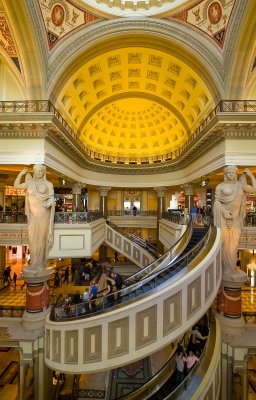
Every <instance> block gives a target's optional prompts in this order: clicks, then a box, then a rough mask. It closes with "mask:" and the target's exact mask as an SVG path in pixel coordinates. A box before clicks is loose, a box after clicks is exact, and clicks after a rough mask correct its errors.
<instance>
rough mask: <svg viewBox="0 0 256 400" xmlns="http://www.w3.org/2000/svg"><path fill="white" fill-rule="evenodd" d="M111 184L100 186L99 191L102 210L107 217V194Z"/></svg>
mask: <svg viewBox="0 0 256 400" xmlns="http://www.w3.org/2000/svg"><path fill="white" fill-rule="evenodd" d="M110 189H111V186H99V187H98V191H99V193H100V211H102V214H103V217H104V218H106V217H107V195H108V192H109V190H110Z"/></svg>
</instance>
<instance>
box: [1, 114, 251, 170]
mask: <svg viewBox="0 0 256 400" xmlns="http://www.w3.org/2000/svg"><path fill="white" fill-rule="evenodd" d="M29 125H30V126H27V125H26V124H25V123H23V124H22V126H21V124H18V123H16V124H10V123H9V124H4V125H0V138H10V139H20V138H27V139H31V138H35V139H45V140H47V141H49V142H51V143H52V144H53V146H55V147H57V148H58V149H59V150H60V151H61V152H62V153H64V154H65V155H66V156H67V157H68V158H71V159H72V160H73V161H74V162H75V163H76V164H78V165H79V166H81V167H82V168H86V169H87V170H92V171H97V172H102V173H106V172H108V173H111V174H122V175H129V174H132V175H149V174H158V173H166V172H171V171H177V170H179V169H181V168H184V167H185V166H186V165H188V164H189V163H191V162H192V161H194V160H196V159H198V158H199V157H201V156H202V155H203V154H205V153H207V151H209V149H211V148H213V147H214V146H215V145H216V143H217V142H219V141H222V140H223V139H252V138H255V137H256V130H255V126H254V125H255V124H252V125H250V124H242V123H232V124H231V123H228V124H227V123H225V122H220V121H218V120H216V121H215V123H214V125H213V126H212V127H211V129H210V128H209V129H206V128H205V129H204V130H202V132H201V133H200V135H198V136H197V137H195V138H194V139H193V140H191V141H190V143H189V144H188V146H187V147H186V149H184V151H183V152H182V153H181V154H180V155H179V156H178V157H176V158H175V159H173V160H169V161H167V162H163V163H159V164H148V165H146V166H145V165H138V164H136V165H129V164H124V165H118V164H114V163H113V164H108V163H105V162H100V161H97V160H93V159H90V158H89V157H88V156H87V155H86V154H84V152H83V150H82V149H81V148H80V147H79V146H78V144H77V143H76V141H75V140H71V138H70V136H69V135H68V134H67V132H65V131H60V130H59V129H56V126H55V125H54V123H50V124H43V125H42V124H36V123H35V124H29ZM244 125H246V126H244Z"/></svg>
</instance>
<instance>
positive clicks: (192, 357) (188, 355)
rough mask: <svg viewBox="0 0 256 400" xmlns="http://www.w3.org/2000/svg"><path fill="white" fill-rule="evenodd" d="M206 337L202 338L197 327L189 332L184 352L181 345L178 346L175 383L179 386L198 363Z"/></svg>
mask: <svg viewBox="0 0 256 400" xmlns="http://www.w3.org/2000/svg"><path fill="white" fill-rule="evenodd" d="M206 339H207V335H205V336H203V335H202V333H201V332H200V330H199V327H198V326H194V327H193V329H192V331H191V336H190V341H189V344H188V347H187V349H186V351H185V350H184V348H183V346H182V345H181V344H179V345H178V348H177V355H176V357H175V361H176V382H177V384H180V383H181V382H182V381H183V380H184V378H185V377H186V375H187V374H189V373H190V371H191V369H192V368H193V367H194V365H195V364H196V363H197V362H198V361H199V357H200V354H201V353H202V349H203V346H204V342H205V340H206Z"/></svg>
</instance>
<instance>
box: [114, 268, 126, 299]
mask: <svg viewBox="0 0 256 400" xmlns="http://www.w3.org/2000/svg"><path fill="white" fill-rule="evenodd" d="M111 277H112V278H113V279H114V280H115V284H116V290H117V291H119V290H121V289H122V287H123V278H122V277H121V275H120V274H117V273H116V272H113V273H112V274H111ZM120 297H121V293H120V292H119V293H117V298H118V299H119V298H120Z"/></svg>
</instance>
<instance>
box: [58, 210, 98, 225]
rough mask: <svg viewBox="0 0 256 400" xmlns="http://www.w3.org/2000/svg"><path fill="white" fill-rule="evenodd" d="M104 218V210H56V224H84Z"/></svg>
mask: <svg viewBox="0 0 256 400" xmlns="http://www.w3.org/2000/svg"><path fill="white" fill-rule="evenodd" d="M101 218H103V213H102V211H84V212H56V213H55V214H54V223H55V224H83V223H88V222H92V221H96V220H97V219H101Z"/></svg>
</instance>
